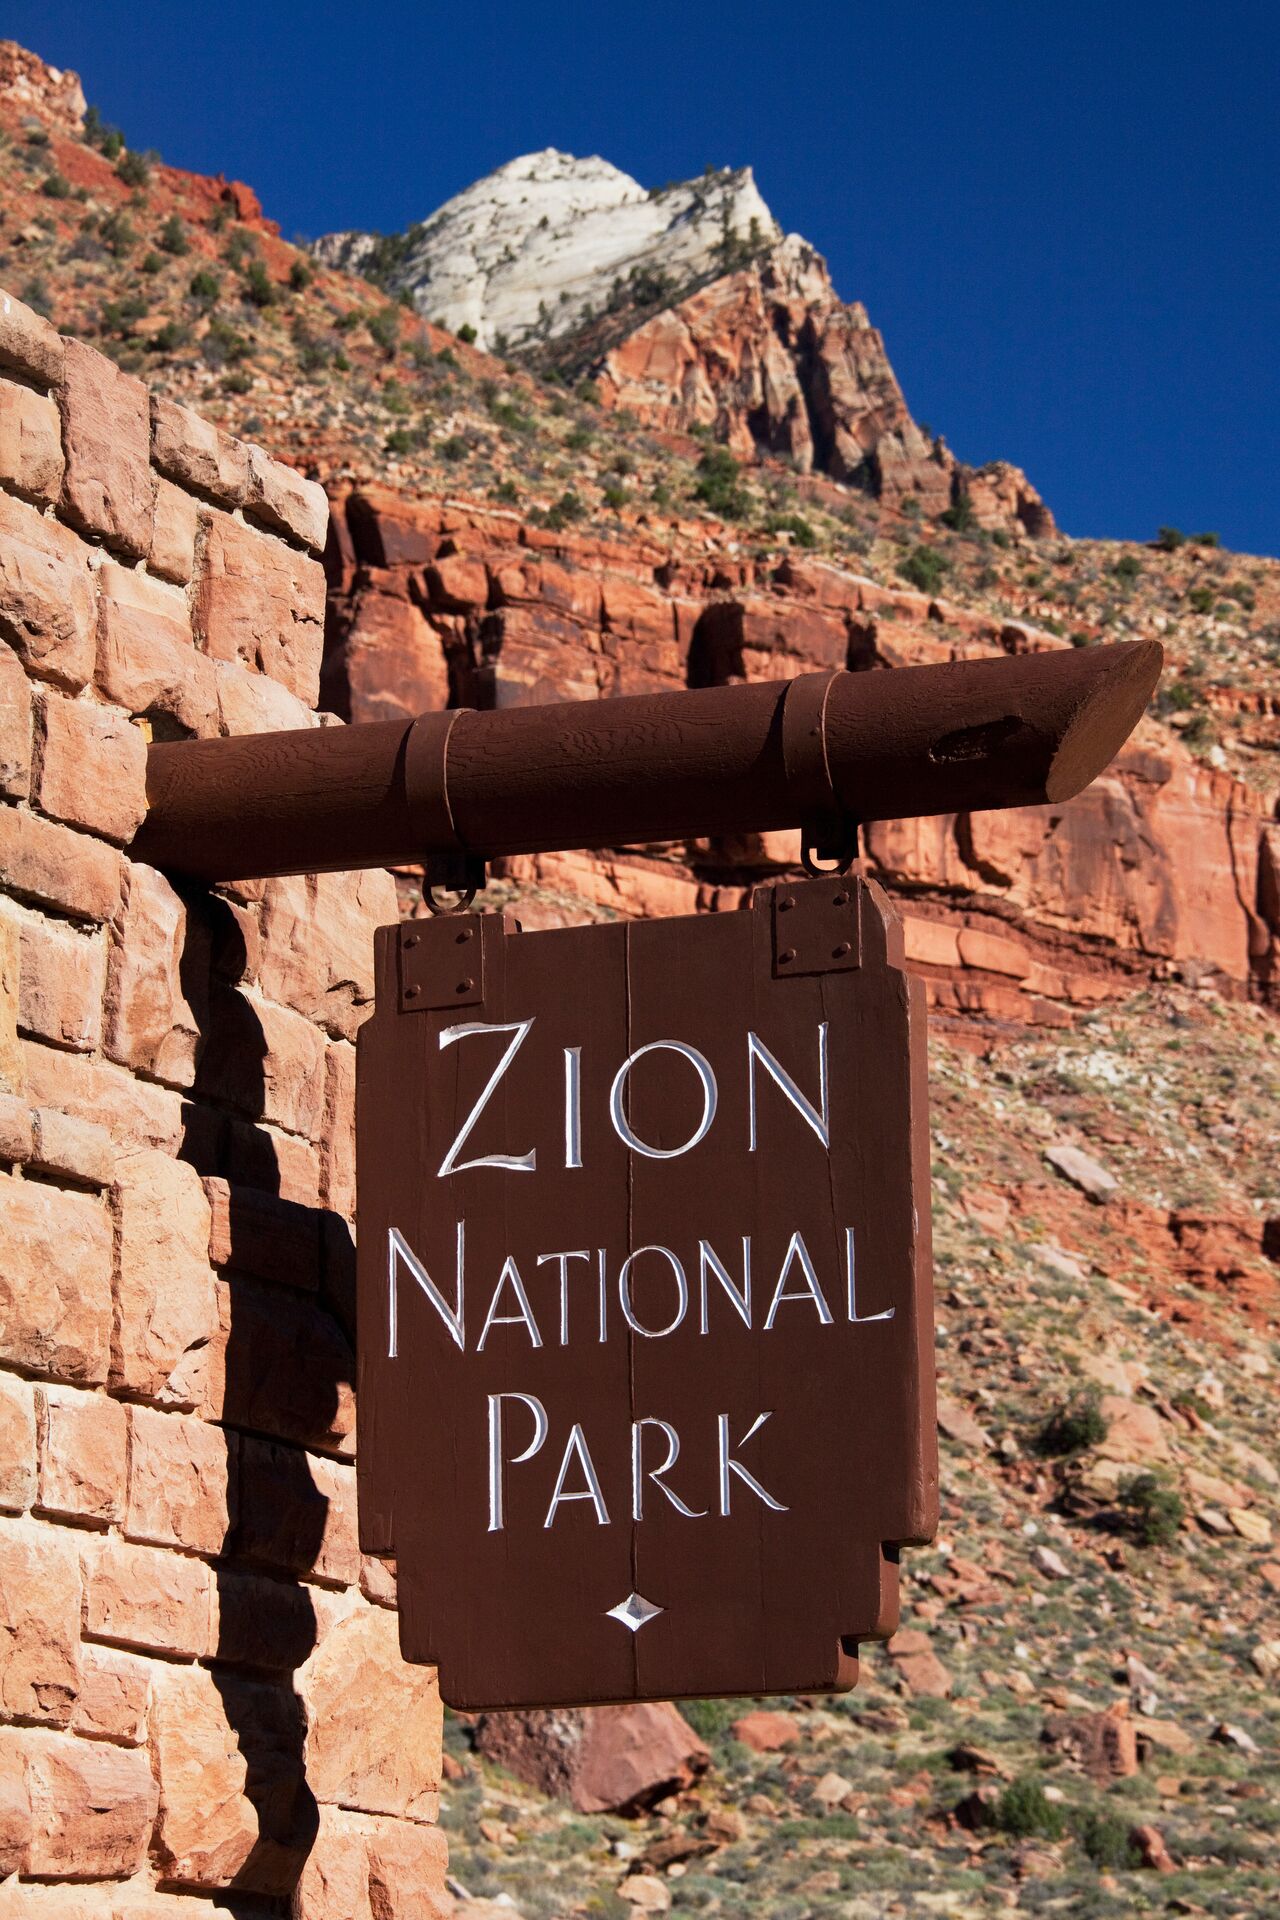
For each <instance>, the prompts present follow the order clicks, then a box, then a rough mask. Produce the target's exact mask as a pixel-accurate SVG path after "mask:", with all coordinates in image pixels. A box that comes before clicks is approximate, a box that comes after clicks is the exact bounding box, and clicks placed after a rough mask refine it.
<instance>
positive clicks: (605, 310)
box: [314, 148, 1053, 535]
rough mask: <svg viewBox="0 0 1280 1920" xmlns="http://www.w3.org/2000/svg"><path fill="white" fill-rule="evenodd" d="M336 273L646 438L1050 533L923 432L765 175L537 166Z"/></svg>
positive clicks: (511, 173) (337, 251)
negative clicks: (772, 207)
mask: <svg viewBox="0 0 1280 1920" xmlns="http://www.w3.org/2000/svg"><path fill="white" fill-rule="evenodd" d="M314 251H315V253H316V256H317V258H318V259H320V260H322V261H324V262H325V263H326V265H329V266H334V267H344V268H347V269H350V270H351V271H354V272H358V273H366V274H369V275H370V276H371V277H372V278H374V279H376V280H378V281H379V282H380V284H382V285H384V286H385V287H386V288H387V289H388V290H389V291H391V292H394V293H397V294H399V295H401V296H402V297H406V298H409V299H411V300H412V302H413V304H414V306H415V307H416V308H417V310H418V311H419V312H420V313H421V314H423V315H425V316H426V317H427V318H428V319H431V320H434V321H436V322H437V323H438V324H439V325H440V326H443V327H447V328H448V329H450V330H451V331H453V332H457V331H458V330H459V329H460V328H463V327H465V328H466V329H467V330H468V334H469V336H470V337H471V338H472V339H474V340H475V341H476V343H477V344H478V345H479V346H481V347H485V348H490V349H492V350H494V351H496V352H499V353H504V354H505V353H512V354H515V355H517V356H519V357H521V358H523V359H525V360H526V361H528V362H530V363H531V364H533V365H534V366H535V367H537V368H538V369H539V370H540V371H542V372H543V373H554V374H558V375H560V376H564V375H565V374H570V375H572V376H573V377H575V378H578V377H582V376H583V375H587V376H589V377H590V378H591V379H593V380H594V381H595V382H596V383H597V384H598V386H599V388H600V392H601V397H602V398H603V400H604V402H605V404H606V405H610V406H614V407H619V408H623V409H625V410H626V412H627V413H628V414H629V415H631V416H633V417H634V418H635V419H637V420H640V421H643V422H644V423H645V424H647V425H649V426H654V427H659V428H663V429H669V430H673V431H675V432H678V433H688V432H689V431H690V430H691V429H693V430H696V429H700V428H708V429H709V430H710V431H711V432H712V433H713V434H714V435H715V436H716V438H718V439H721V440H724V441H727V442H728V444H729V445H730V446H731V447H732V448H733V450H734V452H735V453H736V454H739V455H741V456H746V457H750V456H751V454H752V453H753V451H754V450H755V448H757V447H759V448H760V449H762V450H763V451H766V452H768V453H771V454H774V455H777V456H779V457H781V458H783V459H785V460H787V461H788V462H789V463H790V464H791V465H792V466H794V467H795V468H796V469H797V470H798V471H799V472H802V473H808V472H810V471H811V470H813V469H815V468H816V469H817V470H818V471H820V472H823V473H828V474H830V475H831V476H832V477H833V478H834V479H837V480H842V481H847V482H850V483H852V484H854V485H857V486H860V487H862V488H864V489H865V490H866V491H868V492H871V493H874V494H876V495H878V496H880V497H883V498H886V499H888V500H889V501H890V502H891V503H892V504H894V505H899V504H901V503H902V502H903V501H904V500H906V499H912V500H914V501H916V502H917V504H918V505H919V506H920V508H921V509H922V510H924V511H925V512H928V513H932V514H937V513H941V512H943V511H945V510H947V509H949V508H952V507H954V506H955V504H956V503H957V501H958V500H959V499H960V498H961V496H962V495H968V496H970V497H971V499H972V504H973V509H974V510H975V511H976V513H977V514H978V516H979V519H980V521H981V523H982V524H984V525H988V526H997V525H999V526H1004V525H1006V524H1010V523H1013V524H1018V525H1021V526H1023V527H1025V528H1026V529H1027V531H1028V532H1030V533H1032V534H1037V535H1039V534H1047V533H1052V531H1053V516H1052V514H1051V513H1050V512H1049V509H1048V508H1047V507H1046V506H1045V504H1044V502H1043V501H1042V500H1041V499H1040V496H1039V495H1038V494H1037V493H1036V491H1035V489H1034V488H1033V487H1032V486H1031V484H1030V482H1029V481H1028V480H1027V479H1026V476H1025V475H1024V474H1022V473H1021V472H1019V471H1018V470H1017V469H1016V468H1010V467H1007V466H1004V465H1003V464H999V465H996V466H993V467H990V468H986V469H983V471H982V473H981V475H975V474H973V473H972V472H971V470H970V469H968V468H965V467H962V466H960V465H959V464H958V463H957V461H956V460H955V459H954V458H953V457H952V455H951V454H950V452H949V451H948V450H947V448H946V446H945V444H944V443H943V442H942V441H941V440H940V439H935V438H934V437H933V436H932V435H930V434H928V433H926V432H923V431H922V430H921V429H920V428H919V427H918V426H917V425H916V423H915V422H914V420H913V419H912V418H911V415H910V414H909V412H908V411H907V405H906V402H905V400H904V399H903V396H902V391H901V388H900V387H899V385H898V382H897V380H896V379H895V377H894V373H893V369H892V367H891V366H890V365H889V360H888V357H887V355H886V353H885V350H884V342H883V341H882V339H881V338H880V335H879V334H878V333H877V332H876V331H875V329H874V328H873V327H872V326H871V324H870V322H869V320H868V319H867V314H866V310H865V308H863V307H862V306H861V305H859V304H854V305H852V306H850V305H846V304H845V303H844V302H843V301H841V300H840V299H839V298H838V297H837V295H836V293H835V290H834V288H833V287H832V285H831V278H830V275H829V274H828V272H827V267H826V263H825V261H824V260H823V259H822V258H821V256H820V255H819V254H817V253H816V252H815V251H814V249H813V248H812V247H811V246H810V245H809V244H808V242H807V241H806V240H803V239H801V238H800V236H799V235H798V234H790V235H787V236H786V237H785V238H784V237H783V235H782V233H781V230H780V229H779V227H778V224H777V222H776V221H775V219H774V217H773V215H772V214H771V213H770V211H769V209H768V207H767V206H766V205H765V203H764V201H763V200H762V199H761V197H760V194H759V192H758V190H757V188H756V184H755V181H754V179H753V178H752V174H751V170H750V168H744V169H742V170H741V171H739V172H734V171H732V170H729V169H726V170H725V171H723V172H717V171H716V170H715V169H714V168H711V167H709V168H708V169H707V170H706V172H705V173H704V174H703V175H702V176H701V177H700V178H699V179H697V180H689V181H683V182H675V183H673V184H671V185H669V186H666V187H658V188H653V189H651V190H649V191H647V192H646V190H645V189H644V188H643V187H641V186H640V185H639V183H638V182H637V181H635V180H632V179H631V178H630V177H629V175H627V174H625V173H622V172H620V171H619V169H618V168H617V167H613V166H610V165H609V164H608V162H606V161H604V160H600V159H597V158H593V159H590V160H577V159H575V158H574V157H573V156H572V155H571V154H565V153H558V152H556V151H555V149H554V148H551V149H548V150H547V151H546V152H545V153H532V154H525V155H523V156H522V157H521V158H520V159H518V160H512V161H509V162H508V164H507V165H506V166H504V167H499V168H498V169H497V171H496V172H495V173H491V174H489V175H488V176H487V177H486V178H485V179H483V180H479V181H477V182H476V183H475V185H474V186H471V187H468V188H467V189H466V191H465V192H463V193H460V194H457V195H456V196H455V197H454V198H453V199H452V200H449V201H447V202H446V203H445V205H444V206H443V207H441V208H440V209H439V210H438V212H436V213H434V214H432V215H431V217H430V218H429V219H428V220H425V221H422V222H420V223H419V224H418V225H416V226H414V227H411V228H410V229H409V230H408V231H407V232H406V233H403V234H394V235H390V236H387V235H379V234H370V233H334V234H328V235H326V236H325V237H324V238H323V239H321V240H319V241H317V242H316V244H315V249H314Z"/></svg>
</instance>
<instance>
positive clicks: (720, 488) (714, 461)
mask: <svg viewBox="0 0 1280 1920" xmlns="http://www.w3.org/2000/svg"><path fill="white" fill-rule="evenodd" d="M693 492H694V498H695V499H697V500H701V502H702V504H703V505H704V506H705V507H710V509H711V511H712V513H718V514H719V515H720V518H721V519H722V520H744V519H746V517H747V515H748V514H749V513H750V511H751V497H750V495H749V494H748V493H747V492H746V490H745V488H744V487H743V485H742V480H741V475H740V473H739V469H738V463H737V461H736V460H735V459H734V457H733V455H732V454H731V453H730V452H729V449H728V448H727V447H709V448H708V449H707V451H706V452H705V453H704V454H703V455H702V458H701V459H700V460H699V461H698V470H697V478H696V480H695V481H694V486H693Z"/></svg>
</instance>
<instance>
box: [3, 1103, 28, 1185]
mask: <svg viewBox="0 0 1280 1920" xmlns="http://www.w3.org/2000/svg"><path fill="white" fill-rule="evenodd" d="M35 1137H36V1136H35V1126H34V1124H33V1121H32V1114H31V1108H30V1107H29V1106H28V1105H27V1103H26V1101H25V1100H24V1099H22V1098H21V1097H20V1096H19V1095H18V1094H16V1093H0V1160H3V1161H5V1162H7V1164H8V1165H9V1166H11V1167H12V1166H20V1165H21V1164H22V1162H23V1161H24V1160H29V1159H30V1158H31V1152H32V1148H33V1147H34V1146H35Z"/></svg>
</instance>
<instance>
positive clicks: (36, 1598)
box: [0, 1520, 80, 1727]
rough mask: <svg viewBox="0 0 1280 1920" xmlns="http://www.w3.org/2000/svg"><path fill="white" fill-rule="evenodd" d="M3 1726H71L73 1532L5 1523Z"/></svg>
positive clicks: (76, 1587)
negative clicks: (19, 1722) (20, 1722)
mask: <svg viewBox="0 0 1280 1920" xmlns="http://www.w3.org/2000/svg"><path fill="white" fill-rule="evenodd" d="M0 1620H3V1622H4V1632H3V1635H0V1720H27V1721H37V1722H42V1723H43V1724H44V1725H46V1726H53V1727H65V1726H66V1725H67V1722H68V1721H69V1720H70V1718H71V1713H72V1709H73V1708H74V1706H75V1703H76V1696H77V1694H78V1693H79V1691H80V1670H79V1647H80V1563H79V1556H78V1553H77V1549H76V1542H75V1539H74V1537H73V1536H72V1535H71V1534H66V1533H62V1532H60V1531H59V1529H58V1528H57V1527H49V1526H42V1525H41V1524H40V1523H39V1522H38V1521H35V1520H7V1521H5V1522H4V1523H3V1525H0Z"/></svg>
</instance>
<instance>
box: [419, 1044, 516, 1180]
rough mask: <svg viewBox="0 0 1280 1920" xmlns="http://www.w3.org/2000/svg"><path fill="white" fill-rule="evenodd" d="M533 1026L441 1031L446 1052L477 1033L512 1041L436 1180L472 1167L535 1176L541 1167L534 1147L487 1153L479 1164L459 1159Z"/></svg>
mask: <svg viewBox="0 0 1280 1920" xmlns="http://www.w3.org/2000/svg"><path fill="white" fill-rule="evenodd" d="M532 1025H533V1021H532V1019H529V1020H511V1021H505V1022H503V1021H499V1022H496V1023H494V1024H492V1025H490V1024H489V1022H487V1021H485V1020H464V1021H462V1022H461V1023H460V1024H459V1025H458V1026H456V1027H443V1028H442V1029H441V1032H440V1040H439V1045H440V1047H441V1048H442V1049H443V1048H445V1047H451V1046H452V1045H453V1043H454V1041H455V1040H467V1039H469V1038H470V1037H471V1036H472V1035H473V1034H477V1033H509V1034H510V1035H511V1040H510V1042H509V1044H508V1045H507V1047H506V1048H505V1050H504V1052H503V1055H502V1058H501V1060H499V1062H498V1064H497V1066H496V1067H495V1068H494V1070H493V1072H492V1073H491V1074H490V1075H489V1078H488V1079H487V1080H486V1081H485V1084H484V1088H483V1091H482V1092H481V1094H480V1098H479V1099H478V1100H477V1101H476V1103H475V1105H474V1106H473V1107H472V1109H471V1111H470V1113H469V1114H468V1115H467V1118H466V1120H465V1121H464V1122H463V1125H462V1130H461V1132H459V1133H457V1134H456V1135H455V1136H454V1141H453V1145H452V1146H451V1147H450V1148H449V1151H448V1153H446V1155H445V1157H444V1159H443V1160H442V1161H441V1162H440V1167H439V1171H438V1173H437V1176H436V1177H437V1179H444V1177H445V1176H446V1175H447V1174H451V1173H465V1172H466V1171H467V1169H468V1168H470V1167H505V1168H506V1169H507V1170H508V1172H511V1173H532V1172H533V1170H534V1168H535V1167H536V1165H537V1163H538V1150H537V1148H536V1147H530V1149H529V1151H528V1153H521V1154H510V1153H485V1154H481V1155H480V1156H479V1157H478V1158H477V1159H475V1160H461V1161H460V1160H459V1159H458V1155H459V1153H461V1151H462V1149H463V1147H464V1146H465V1145H466V1143H467V1141H468V1140H469V1139H470V1137H471V1130H472V1128H473V1127H474V1126H475V1124H476V1121H477V1120H478V1119H479V1118H480V1115H481V1114H482V1113H483V1112H484V1110H485V1108H486V1107H487V1106H488V1104H489V1102H490V1100H491V1099H492V1098H493V1093H494V1089H495V1088H496V1087H497V1084H498V1082H499V1080H501V1078H502V1076H503V1074H504V1073H505V1072H506V1071H507V1068H508V1067H509V1066H510V1065H511V1062H512V1061H513V1060H514V1059H515V1057H516V1054H517V1053H518V1052H519V1051H520V1048H521V1046H522V1045H523V1044H524V1041H525V1040H526V1038H527V1037H528V1033H529V1029H530V1027H532Z"/></svg>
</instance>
